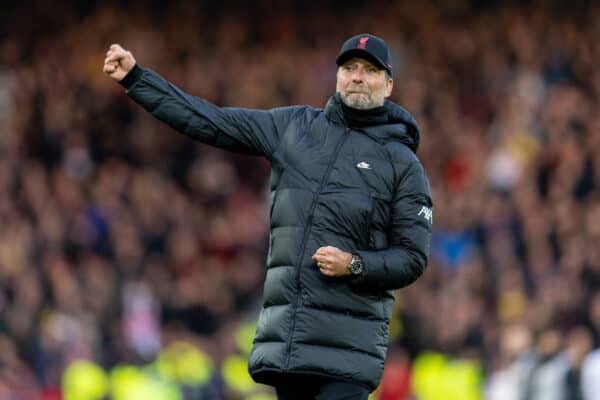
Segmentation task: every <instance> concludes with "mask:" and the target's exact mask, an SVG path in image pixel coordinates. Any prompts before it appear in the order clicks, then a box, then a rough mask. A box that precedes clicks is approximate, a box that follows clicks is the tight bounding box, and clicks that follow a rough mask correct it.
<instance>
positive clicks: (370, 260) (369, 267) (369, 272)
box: [353, 251, 384, 285]
mask: <svg viewBox="0 0 600 400" xmlns="http://www.w3.org/2000/svg"><path fill="white" fill-rule="evenodd" d="M355 254H358V255H359V256H360V258H362V260H363V267H364V271H363V273H362V274H360V275H358V276H357V277H355V278H354V280H353V283H355V284H375V285H377V284H378V283H379V282H378V281H377V278H379V277H380V276H379V275H380V274H379V273H378V272H377V271H380V270H382V269H383V263H384V262H383V258H382V257H381V256H379V255H378V254H376V253H375V252H370V251H357V252H356V253H355Z"/></svg>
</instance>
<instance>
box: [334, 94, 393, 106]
mask: <svg viewBox="0 0 600 400" xmlns="http://www.w3.org/2000/svg"><path fill="white" fill-rule="evenodd" d="M348 97H349V96H344V95H343V94H341V93H340V98H341V99H342V101H343V102H344V104H345V105H347V106H348V107H352V108H356V109H357V110H370V109H371V108H376V107H381V106H382V105H383V101H382V102H376V101H374V100H373V99H371V98H367V99H365V98H364V97H363V96H354V97H353V98H351V99H349V98H348Z"/></svg>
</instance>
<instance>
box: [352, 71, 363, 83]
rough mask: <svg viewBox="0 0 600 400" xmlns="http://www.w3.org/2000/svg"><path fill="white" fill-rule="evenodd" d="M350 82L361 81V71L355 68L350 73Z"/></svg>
mask: <svg viewBox="0 0 600 400" xmlns="http://www.w3.org/2000/svg"><path fill="white" fill-rule="evenodd" d="M352 82H354V83H362V82H363V73H362V71H360V70H356V71H354V72H353V73H352Z"/></svg>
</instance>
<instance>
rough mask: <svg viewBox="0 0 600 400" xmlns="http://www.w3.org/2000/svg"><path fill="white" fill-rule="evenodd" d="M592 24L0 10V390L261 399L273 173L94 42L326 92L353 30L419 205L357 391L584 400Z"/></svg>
mask: <svg viewBox="0 0 600 400" xmlns="http://www.w3.org/2000/svg"><path fill="white" fill-rule="evenodd" d="M594 21H595V22H594ZM598 21H600V4H599V3H598V2H592V1H588V2H586V1H477V0H473V1H469V0H454V1H442V0H439V1H435V0H420V1H418V2H416V1H415V2H413V1H369V2H362V1H356V0H353V1H344V2H341V1H339V2H338V1H330V0H321V1H319V2H301V1H285V2H269V1H266V0H265V1H256V2H251V3H247V2H243V1H231V0H220V1H181V0H178V1H177V0H176V1H161V0H154V1H147V2H144V1H118V2H117V1H107V2H100V1H70V2H69V1H66V2H60V1H57V2H47V1H22V2H15V1H6V2H2V11H1V14H0V399H6V400H21V399H24V400H30V399H31V400H58V399H63V398H64V399H67V400H92V399H94V400H95V399H116V400H129V399H150V400H152V399H169V400H170V399H173V400H194V399H202V400H204V399H211V400H212V399H215V400H231V399H234V400H235V399H252V400H261V399H262V400H266V399H273V398H274V397H273V394H272V392H270V391H269V389H268V388H267V387H265V386H262V385H255V384H253V383H252V382H251V380H250V378H249V377H248V375H247V372H246V363H245V362H246V361H245V358H246V356H247V352H248V349H249V345H250V342H251V339H252V335H253V333H254V329H255V327H254V322H255V318H256V316H257V313H258V309H259V304H260V299H261V291H262V279H263V274H264V271H263V263H264V257H265V253H266V247H267V244H268V243H267V234H268V231H267V228H268V221H267V218H268V200H267V190H268V189H267V186H266V183H267V178H268V174H269V166H268V164H267V162H266V161H264V160H261V159H256V158H250V157H245V156H239V155H234V154H230V153H226V152H223V151H219V150H215V149H212V148H209V147H208V146H205V145H201V144H199V143H197V142H192V141H191V140H189V139H187V138H185V137H183V136H181V135H178V134H176V133H174V132H173V131H172V130H171V129H170V128H168V127H166V126H164V125H162V124H160V123H159V122H156V121H154V120H153V119H152V118H151V117H149V116H147V115H146V114H145V112H143V111H142V110H141V109H140V108H139V107H137V106H136V105H134V103H133V102H132V101H130V100H129V99H128V98H127V97H126V96H125V94H124V90H123V89H122V88H121V87H120V86H119V85H117V84H114V83H113V82H112V81H111V80H110V79H109V78H107V77H105V76H104V75H103V74H102V64H103V59H104V53H105V52H106V50H107V49H108V46H109V45H110V44H111V43H115V42H116V43H120V44H122V45H123V46H124V47H125V48H127V49H129V50H131V51H132V52H133V54H134V55H135V57H136V59H137V61H138V62H139V63H140V64H141V65H143V66H147V67H151V68H152V69H153V70H155V71H157V72H159V73H161V74H162V75H163V76H165V77H166V78H167V79H169V80H170V81H172V82H174V83H175V84H177V85H179V86H181V87H182V88H184V89H185V90H186V91H188V92H190V93H192V94H194V95H197V96H201V97H204V98H207V99H209V100H211V101H213V102H215V103H217V104H220V105H231V106H243V107H251V108H270V107H276V106H283V105H290V104H310V105H312V106H316V107H323V105H324V104H325V102H326V100H327V98H328V97H329V96H330V95H331V94H332V93H333V91H334V89H335V68H336V66H335V58H336V56H337V53H338V50H339V47H340V45H341V43H342V42H343V40H344V39H346V38H347V37H349V36H351V35H354V34H357V33H362V32H371V33H374V34H376V35H378V36H381V37H383V38H384V39H385V40H386V41H387V42H388V44H389V45H390V47H391V48H392V49H393V53H394V54H393V56H394V60H395V66H394V67H395V68H394V78H395V88H394V94H393V95H392V100H394V101H396V102H398V103H399V104H401V105H403V106H404V107H405V108H407V109H408V110H409V111H410V112H411V113H412V114H413V115H414V116H415V118H416V119H417V121H419V123H420V126H421V129H422V144H421V147H420V151H419V156H420V158H421V160H422V162H423V164H424V165H425V168H426V170H427V172H428V174H429V177H430V181H431V184H432V188H433V196H434V205H435V217H434V234H433V241H432V251H431V257H430V260H429V265H428V269H427V270H426V272H425V274H424V276H423V277H421V279H420V280H419V281H417V282H416V283H415V284H414V285H412V286H410V287H408V288H406V289H403V290H400V291H398V292H397V293H396V299H397V301H396V304H395V310H394V314H393V320H392V323H391V337H390V342H391V343H390V349H389V352H388V359H387V361H386V368H385V373H384V378H383V381H382V384H381V386H380V388H379V389H378V391H377V392H376V393H374V394H373V396H372V397H373V399H377V400H408V399H419V400H437V399H451V400H453V399H461V400H464V399H466V400H471V399H473V400H476V399H491V400H521V399H524V400H525V399H526V400H542V399H543V400H554V399H556V400H560V399H575V400H577V399H584V400H592V399H600V351H599V350H598V349H599V348H600V291H599V288H600V244H599V243H597V242H596V241H597V240H600V202H599V200H600V68H599V67H598V65H599V64H600V24H599V23H598Z"/></svg>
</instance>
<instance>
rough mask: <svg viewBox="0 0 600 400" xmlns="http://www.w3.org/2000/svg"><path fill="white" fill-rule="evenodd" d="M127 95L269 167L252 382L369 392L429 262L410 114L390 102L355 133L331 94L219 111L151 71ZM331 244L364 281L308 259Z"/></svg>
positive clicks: (427, 223)
mask: <svg viewBox="0 0 600 400" xmlns="http://www.w3.org/2000/svg"><path fill="white" fill-rule="evenodd" d="M127 94H128V95H129V96H130V97H131V98H132V99H134V100H135V101H136V102H138V103H139V104H141V105H142V106H143V107H144V108H145V109H146V110H148V111H150V112H151V113H152V115H154V116H155V117H156V118H158V119H160V120H162V121H164V122H166V123H168V124H169V125H170V126H172V127H173V128H174V129H176V130H177V131H179V132H181V133H183V134H185V135H188V136H190V137H192V138H194V139H196V140H199V141H201V142H203V143H207V144H209V145H212V146H216V147H219V148H222V149H227V150H231V151H236V152H243V153H246V154H254V155H258V156H262V157H265V158H266V159H267V160H269V162H270V165H271V177H270V182H269V185H270V202H271V206H270V207H271V208H270V214H269V215H270V236H269V251H268V256H267V260H266V269H267V271H266V277H265V283H264V288H263V303H262V309H261V311H260V315H259V318H258V327H257V332H256V336H255V339H254V346H253V349H252V352H251V354H250V357H249V370H250V373H251V375H252V377H253V378H254V379H255V380H256V381H258V382H262V383H267V384H271V385H274V384H277V383H278V382H281V379H282V378H284V377H290V376H298V375H302V376H303V375H307V374H308V375H311V376H322V377H325V378H330V379H337V380H342V381H350V382H353V383H357V384H359V385H363V386H365V387H368V388H370V389H371V390H373V389H375V388H376V387H377V385H378V384H379V381H380V379H381V374H382V372H383V365H384V360H385V355H386V350H387V344H388V343H387V342H388V328H389V320H390V315H391V312H392V303H393V300H394V297H393V291H394V290H395V289H398V288H402V287H404V286H406V285H409V284H411V283H412V282H414V281H415V280H416V279H417V278H418V277H419V276H420V275H421V274H422V273H423V270H424V269H425V265H426V263H427V256H428V254H429V243H430V237H431V224H432V218H433V217H432V215H433V214H432V211H431V207H432V202H431V192H430V188H429V183H428V181H427V177H426V175H425V172H424V170H423V167H422V165H421V163H420V162H419V160H418V158H417V156H416V151H417V149H418V146H419V135H420V134H419V129H418V127H417V124H416V123H415V121H414V119H412V117H411V116H410V114H409V113H408V112H407V111H406V110H404V109H403V108H402V107H400V106H398V105H397V104H394V103H392V102H389V101H386V102H385V104H384V108H385V114H386V115H387V121H383V120H382V121H379V120H378V121H377V123H374V124H372V125H365V126H361V127H360V128H358V127H353V126H352V125H351V123H350V122H348V120H347V119H348V115H347V113H345V112H344V110H343V107H342V106H341V104H340V101H339V99H338V98H337V97H336V96H332V97H331V98H330V99H329V101H328V102H327V105H326V106H325V109H316V108H312V107H307V106H293V107H283V108H275V109H272V110H249V109H241V108H230V107H217V106H215V105H213V104H211V103H209V102H207V101H205V100H203V99H199V98H196V97H193V96H190V95H189V94H187V93H185V92H183V91H182V90H180V89H179V88H177V87H175V86H174V85H172V84H170V83H169V82H167V81H166V80H164V79H163V78H161V77H160V76H159V75H157V74H155V73H154V72H152V71H150V70H146V69H142V73H141V74H140V75H139V76H138V77H137V79H135V81H134V82H132V83H131V85H130V86H129V89H128V90H127ZM350 120H352V121H354V122H356V118H354V117H350ZM354 122H352V124H353V123H354ZM326 245H330V246H335V247H338V248H340V249H342V250H344V251H347V252H350V253H356V254H358V255H359V256H360V257H362V259H363V261H364V265H365V272H364V274H363V275H362V276H361V277H360V279H353V278H350V277H348V278H345V277H344V278H329V277H326V276H324V275H322V274H321V273H320V272H319V269H318V268H317V266H316V264H315V262H314V261H313V260H312V258H311V256H312V254H314V252H315V251H316V250H317V249H318V248H319V247H321V246H326Z"/></svg>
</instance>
